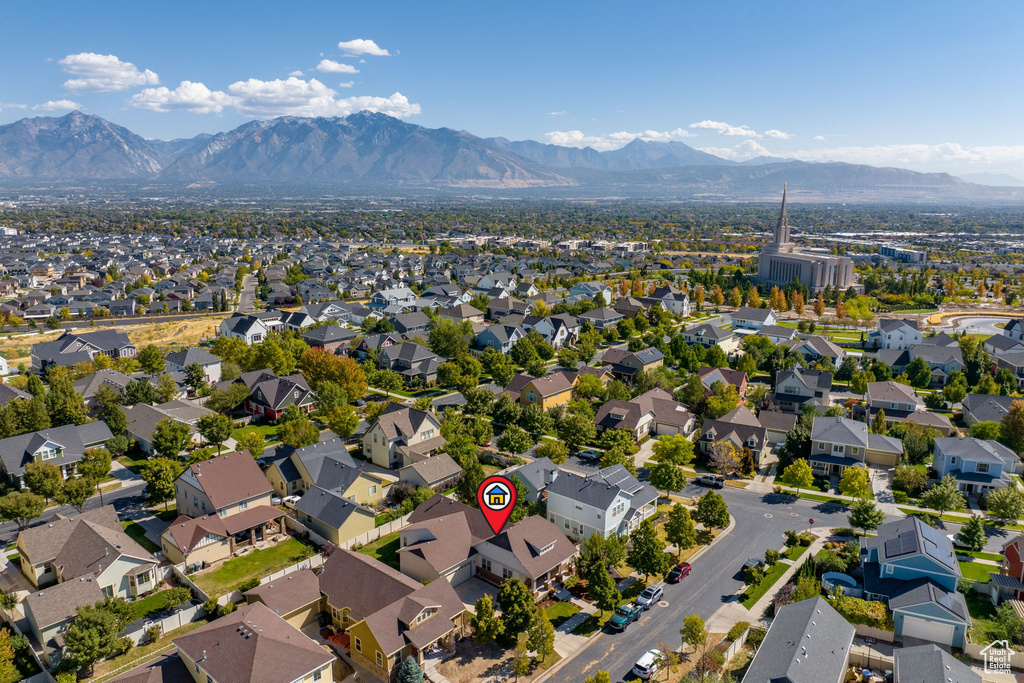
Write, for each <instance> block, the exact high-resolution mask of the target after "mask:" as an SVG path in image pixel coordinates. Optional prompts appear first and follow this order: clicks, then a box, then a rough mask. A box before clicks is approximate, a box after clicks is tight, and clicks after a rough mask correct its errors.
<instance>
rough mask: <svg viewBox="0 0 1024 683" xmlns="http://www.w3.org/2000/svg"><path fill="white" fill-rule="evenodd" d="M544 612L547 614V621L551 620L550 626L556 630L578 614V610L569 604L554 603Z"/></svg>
mask: <svg viewBox="0 0 1024 683" xmlns="http://www.w3.org/2000/svg"><path fill="white" fill-rule="evenodd" d="M544 611H545V612H547V615H548V619H550V620H551V625H552V626H554V627H555V628H558V627H559V626H561V625H562V624H564V623H565V622H566V621H568V620H569V619H571V618H572V616H573V615H574V614H576V613H577V612H579V611H580V608H579V607H577V606H576V605H574V604H572V603H571V602H556V603H555V604H553V605H551V607H548V608H547V609H546V610H544Z"/></svg>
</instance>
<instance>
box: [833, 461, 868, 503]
mask: <svg viewBox="0 0 1024 683" xmlns="http://www.w3.org/2000/svg"><path fill="white" fill-rule="evenodd" d="M839 492H840V493H842V494H843V495H844V496H853V497H854V498H866V497H867V495H868V494H869V493H871V477H870V476H868V471H867V469H865V468H863V467H847V468H846V469H845V470H843V476H841V477H840V478H839Z"/></svg>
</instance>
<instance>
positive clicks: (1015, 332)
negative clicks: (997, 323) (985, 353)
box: [1003, 318, 1024, 342]
mask: <svg viewBox="0 0 1024 683" xmlns="http://www.w3.org/2000/svg"><path fill="white" fill-rule="evenodd" d="M1003 336H1004V337H1009V338H1010V339H1015V340H1017V341H1019V342H1024V318H1013V319H1011V320H1010V321H1009V322H1007V323H1006V327H1004V328H1003Z"/></svg>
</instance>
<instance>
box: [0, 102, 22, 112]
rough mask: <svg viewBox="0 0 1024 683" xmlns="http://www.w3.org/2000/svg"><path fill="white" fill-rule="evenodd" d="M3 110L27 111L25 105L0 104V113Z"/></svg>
mask: <svg viewBox="0 0 1024 683" xmlns="http://www.w3.org/2000/svg"><path fill="white" fill-rule="evenodd" d="M4 109H28V105H27V104H14V103H13V102H0V111H3V110H4Z"/></svg>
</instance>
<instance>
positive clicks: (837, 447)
mask: <svg viewBox="0 0 1024 683" xmlns="http://www.w3.org/2000/svg"><path fill="white" fill-rule="evenodd" d="M843 449H844V446H843V445H842V444H838V443H834V444H832V452H833V453H842V452H843Z"/></svg>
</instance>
